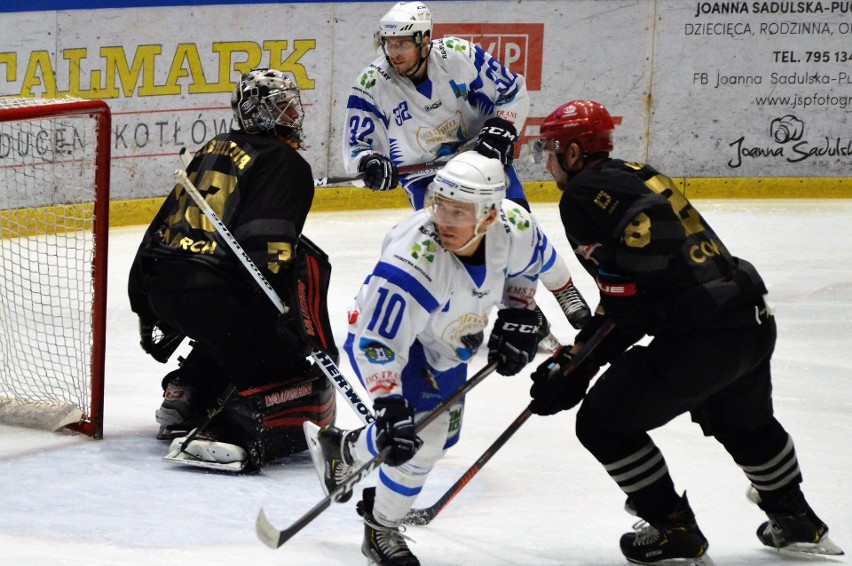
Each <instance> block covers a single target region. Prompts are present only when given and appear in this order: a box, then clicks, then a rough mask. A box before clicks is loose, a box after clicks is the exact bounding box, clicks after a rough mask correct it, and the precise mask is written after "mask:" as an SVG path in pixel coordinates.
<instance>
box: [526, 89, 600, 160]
mask: <svg viewBox="0 0 852 566" xmlns="http://www.w3.org/2000/svg"><path fill="white" fill-rule="evenodd" d="M614 129H615V124H614V123H613V121H612V117H611V116H610V115H609V112H607V109H606V108H604V107H603V105H602V104H600V103H598V102H594V101H592V100H572V101H571V102H566V103H565V104H563V105H562V106H560V107H559V108H557V109H556V110H554V111H553V112H551V113H550V115H548V116H547V117H546V118H545V119H544V122H542V124H541V130H540V131H541V137H540V138H539V139H538V140H537V141H536V144H535V145H536V146H537V147H534V151H533V153H534V155H535V153H538V154H539V156H540V155H541V153H542V152H551V153H552V152H555V153H561V152H562V150H564V149H565V148H566V147H568V146H569V145H570V144H572V143H576V144H577V145H579V146H580V149H581V150H582V151H583V152H584V153H586V154H587V155H593V154H595V153H609V152H611V151H612V131H613V130H614Z"/></svg>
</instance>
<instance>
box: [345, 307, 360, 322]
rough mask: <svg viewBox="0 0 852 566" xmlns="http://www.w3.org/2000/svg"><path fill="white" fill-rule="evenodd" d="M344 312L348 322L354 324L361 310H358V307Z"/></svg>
mask: <svg viewBox="0 0 852 566" xmlns="http://www.w3.org/2000/svg"><path fill="white" fill-rule="evenodd" d="M346 314H347V319H348V321H349V324H355V323H356V322H358V317H359V316H361V311H359V310H358V309H350V310H349V312H348V313H346Z"/></svg>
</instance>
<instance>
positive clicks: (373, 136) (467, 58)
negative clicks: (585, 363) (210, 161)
mask: <svg viewBox="0 0 852 566" xmlns="http://www.w3.org/2000/svg"><path fill="white" fill-rule="evenodd" d="M377 39H378V42H379V43H380V44H381V47H382V50H383V55H382V56H381V57H379V58H377V59H376V60H375V61H373V63H371V64H370V65H369V66H368V67H367V68H366V69H364V70H363V71H362V72H361V73H360V74H359V75H358V78H357V80H356V81H355V84H354V85H353V86H352V89H351V91H350V93H349V98H348V100H347V104H346V121H345V125H344V128H343V161H344V164H345V167H346V169H347V171H349V172H353V171H356V170H357V171H359V172H362V173H364V183H365V184H366V185H367V187H369V188H371V189H373V190H378V191H384V190H390V189H393V188H395V187H396V186H397V184H399V183H400V182H401V183H402V187H403V188H404V189H405V191H406V193H407V194H408V199H409V202H410V203H411V205H412V206H413V207H414V209H416V210H419V209H421V208H423V202H424V196H425V194H426V189H427V186H428V185H429V183H430V181H431V180H432V177H433V176H434V171H433V172H432V173H429V174H426V175H424V174H423V173H421V174H416V173H411V174H408V175H406V174H403V175H401V176H400V175H398V167H401V166H405V165H415V164H422V163H426V162H430V161H433V160H435V159H438V158H441V157H444V156H451V155H453V154H456V153H458V152H459V151H460V149H462V148H464V147H467V146H468V145H469V144H473V147H474V149H475V150H476V151H477V152H479V153H481V154H483V155H485V156H487V157H493V158H496V159H499V160H500V161H501V163H502V164H503V166H504V167H505V171H506V175H507V178H508V180H509V184H508V187H507V198H508V199H509V200H512V201H514V202H516V203H518V204H520V205H521V206H523V207H524V208H525V209H527V210H529V204H528V202H527V199H526V195H525V194H524V190H523V187H522V186H521V183H520V181H519V180H518V175H517V173H516V171H515V168H514V167H513V166H512V159H513V153H514V142H515V140H516V139H517V137H518V133H519V130H520V129H521V128H522V127H523V124H524V122H525V121H526V119H527V114H528V112H529V104H530V103H529V96H528V94H527V89H526V83H525V80H524V77H523V76H522V75H519V74H515V73H513V72H511V71H510V70H509V69H508V68H507V67H505V66H504V65H503V64H502V63H500V61H498V60H497V59H495V58H494V57H492V56H491V55H490V54H489V53H487V52H485V51H484V50H483V49H482V48H481V47H480V46H478V45H475V44H472V43H470V42H468V41H465V40H463V39H460V38H457V37H446V38H442V39H435V40H433V39H432V15H431V12H430V11H429V9H428V8H427V7H426V5H425V4H423V3H422V2H399V3H397V4H396V5H395V6H394V7H393V8H391V10H390V11H388V12H387V13H386V14H385V15H384V16H383V17H382V19H381V20H380V22H379V30H378V32H377ZM554 265H555V266H557V268H556V269H553V270H552V269H551V266H554ZM564 270H567V267H565V263H564V260H563V259H562V258H561V257H560V256H559V255H558V254H557V253H556V252H555V251H553V252H552V256H551V257H549V258H547V261H546V263H545V265H544V267H543V269H542V273H541V281H542V283H543V284H544V286H545V287H546V288H547V289H548V290H550V291H551V292H552V293H553V294H554V296H555V297H556V299H557V301H558V302H559V305H560V307H561V308H562V310H563V312H564V313H565V316H566V317H567V318H568V321H569V322H570V323H571V325H572V326H573V327H574V328H582V326H583V325H584V324H585V323H586V321H588V320H589V319H590V318H591V311H590V310H589V306H588V304H587V303H586V301H585V300H584V299H583V297H582V295H581V294H580V292H579V291H578V290H577V288H576V287H575V286H574V284H573V282H572V281H571V280H570V276H569V279H568V280H567V282H566V281H565V280H563V279H562V278H561V276H560V275H558V274H559V273H561V272H562V271H564ZM551 271H552V273H551ZM539 313H540V311H539ZM540 317H541V322H542V323H543V328H542V338H544V337H547V336H548V335H549V334H550V333H549V324H547V322H546V320H545V319H544V317H543V314H541V313H540ZM550 341H555V338H552V337H551V338H550ZM544 346H545V347H547V346H546V345H544ZM555 346H558V342H557V343H556V344H555ZM552 347H553V345H552V344H551V348H552ZM547 349H550V348H547Z"/></svg>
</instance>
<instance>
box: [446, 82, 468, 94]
mask: <svg viewBox="0 0 852 566" xmlns="http://www.w3.org/2000/svg"><path fill="white" fill-rule="evenodd" d="M450 88H451V89H453V94H455V95H456V98H467V85H466V84H464V83H462V84H458V83H457V82H456V81H454V80H452V79H450Z"/></svg>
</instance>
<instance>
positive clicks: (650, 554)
mask: <svg viewBox="0 0 852 566" xmlns="http://www.w3.org/2000/svg"><path fill="white" fill-rule="evenodd" d="M628 511H630V510H629V509H628ZM633 528H634V530H635V532H633V533H627V534H625V535H624V536H622V537H621V552H622V554H624V557H625V558H627V560H628V561H629V562H632V563H634V564H657V565H675V564H677V565H684V566H712V565H713V564H714V562H713V560H712V559H711V558H710V557H709V556H708V555H707V547H708V546H709V545H708V543H707V539H706V538H705V537H704V535H703V534H702V532H701V530H700V529H699V528H698V525H697V523H696V522H695V515H694V514H693V512H692V509H691V508H690V507H689V502H688V501H687V499H686V494H684V495H683V497H682V498H681V500H680V503H678V506H677V507H676V508H675V510H674V511H672V512H671V513H670V514H669V515H668V516H667V517H666V518H665V519H664V520H660V521H654V524H651V523H648V522H646V521H644V520H643V521H639V522H637V523H636V524H634V525H633Z"/></svg>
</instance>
